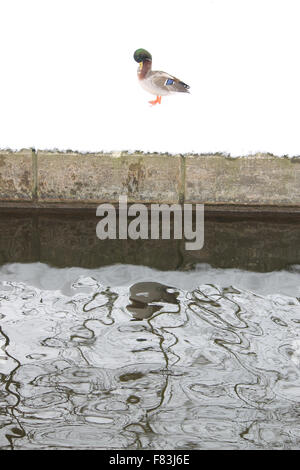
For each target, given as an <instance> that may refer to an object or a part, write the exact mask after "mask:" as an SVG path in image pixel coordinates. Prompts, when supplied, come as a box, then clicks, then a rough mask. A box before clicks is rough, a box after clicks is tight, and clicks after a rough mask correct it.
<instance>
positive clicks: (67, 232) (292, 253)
mask: <svg viewBox="0 0 300 470" xmlns="http://www.w3.org/2000/svg"><path fill="white" fill-rule="evenodd" d="M98 222H99V217H96V215H95V212H94V211H92V212H90V213H88V211H86V210H83V211H79V212H77V211H73V212H71V213H68V212H67V211H66V212H65V213H64V214H62V213H60V212H59V213H54V211H52V213H49V212H47V211H46V210H45V209H43V210H41V211H34V212H32V211H31V210H27V211H24V210H23V209H22V210H18V211H16V210H14V211H13V212H8V211H2V213H1V217H0V264H1V265H2V264H5V263H13V262H22V263H24V262H37V261H40V262H43V263H48V264H50V265H54V266H58V267H72V266H80V267H85V268H97V267H100V266H108V265H111V264H115V263H122V264H135V265H143V266H149V267H152V268H156V269H160V270H175V269H179V270H189V269H191V268H192V267H193V266H194V265H195V264H198V263H208V264H210V265H212V266H214V267H218V268H239V269H248V270H252V271H260V272H269V271H274V270H280V269H286V268H288V267H289V266H290V265H292V264H300V217H299V216H294V215H293V216H289V217H287V216H281V217H278V216H277V215H276V217H275V218H272V217H270V216H267V217H266V216H260V217H257V218H252V217H247V216H240V215H238V216H235V217H231V216H223V217H219V216H214V215H211V216H209V217H205V226H204V229H205V237H204V238H205V241H204V247H203V248H202V250H200V251H186V250H185V247H184V243H185V241H184V240H174V239H173V238H172V239H171V240H150V239H149V240H118V239H117V240H99V239H98V238H97V236H96V225H97V223H98Z"/></svg>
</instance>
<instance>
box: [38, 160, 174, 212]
mask: <svg viewBox="0 0 300 470" xmlns="http://www.w3.org/2000/svg"><path fill="white" fill-rule="evenodd" d="M37 165H38V170H37V175H38V188H37V195H38V200H39V201H43V202H62V201H64V202H70V201H73V202H80V201H85V202H87V203H89V202H97V203H99V202H118V200H119V195H126V196H127V197H128V201H129V202H130V201H134V202H139V201H140V202H148V201H160V202H166V203H174V202H178V201H179V198H180V190H181V183H182V174H181V157H180V156H171V155H167V154H160V155H155V154H146V155H144V154H141V153H136V154H127V153H125V152H124V153H121V152H119V153H115V154H103V153H98V154H97V153H93V154H80V153H55V152H45V151H38V154H37Z"/></svg>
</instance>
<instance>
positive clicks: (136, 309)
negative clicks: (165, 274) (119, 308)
mask: <svg viewBox="0 0 300 470" xmlns="http://www.w3.org/2000/svg"><path fill="white" fill-rule="evenodd" d="M178 295H179V292H178V291H177V290H176V289H174V288H173V287H170V286H165V285H164V284H160V283H159V282H138V283H136V284H133V285H132V286H131V288H130V297H129V300H130V302H131V303H130V304H129V305H127V310H128V311H129V312H130V313H131V314H132V316H133V317H134V318H135V319H136V320H144V319H148V318H150V317H151V316H152V315H154V313H156V312H158V311H159V310H161V309H162V308H165V306H166V304H178V303H179V301H178V300H177V297H178Z"/></svg>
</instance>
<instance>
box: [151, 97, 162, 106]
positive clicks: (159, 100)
mask: <svg viewBox="0 0 300 470" xmlns="http://www.w3.org/2000/svg"><path fill="white" fill-rule="evenodd" d="M149 103H150V104H152V106H154V105H155V104H157V103H158V104H160V103H161V96H157V97H156V100H154V101H149Z"/></svg>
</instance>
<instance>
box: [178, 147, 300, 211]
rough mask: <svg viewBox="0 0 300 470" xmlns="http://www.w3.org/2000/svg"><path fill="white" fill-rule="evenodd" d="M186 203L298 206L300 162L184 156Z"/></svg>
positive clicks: (267, 157)
mask: <svg viewBox="0 0 300 470" xmlns="http://www.w3.org/2000/svg"><path fill="white" fill-rule="evenodd" d="M185 202H191V203H204V204H239V205H243V204H245V205H270V206H274V205H275V206H276V205H277V206H278V205H279V206H299V205H300V158H295V159H290V158H287V157H283V158H278V157H275V156H273V155H269V154H256V155H249V156H247V157H238V158H228V157H225V156H224V155H219V154H214V155H186V156H185Z"/></svg>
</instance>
